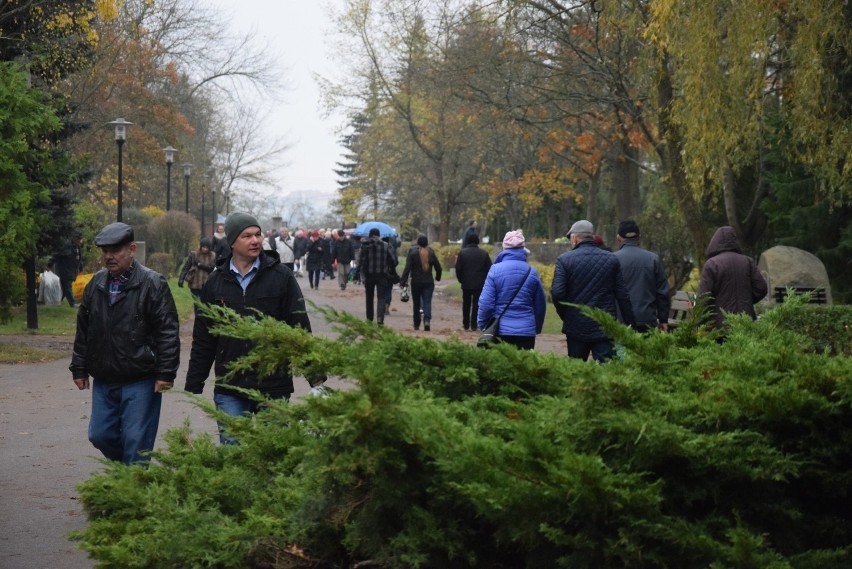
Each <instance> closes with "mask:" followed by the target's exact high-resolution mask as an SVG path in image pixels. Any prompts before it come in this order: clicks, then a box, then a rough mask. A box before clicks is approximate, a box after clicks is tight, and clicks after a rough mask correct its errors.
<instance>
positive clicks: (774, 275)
mask: <svg viewBox="0 0 852 569" xmlns="http://www.w3.org/2000/svg"><path fill="white" fill-rule="evenodd" d="M757 266H758V268H759V269H760V271H761V272H762V273H763V276H764V277H765V278H766V282H767V283H768V284H769V295H768V299H769V302H770V303H774V302H775V296H774V295H775V288H776V287H794V288H795V287H802V288H819V289H823V290H825V298H826V302H827V303H828V304H831V284H830V283H829V282H828V273H827V272H826V270H825V265H823V264H822V261H820V260H819V259H818V258H817V257H816V255H814V254H812V253H808V252H807V251H804V250H802V249H797V248H796V247H787V246H785V245H777V246H775V247H772V248H771V249H767V250H766V251H764V252H763V253H762V254H761V255H760V259H758V261H757Z"/></svg>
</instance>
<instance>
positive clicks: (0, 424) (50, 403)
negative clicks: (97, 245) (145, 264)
mask: <svg viewBox="0 0 852 569" xmlns="http://www.w3.org/2000/svg"><path fill="white" fill-rule="evenodd" d="M300 282H301V283H303V284H304V283H305V281H304V280H302V281H300ZM445 284H446V283H439V291H438V293H436V297H435V298H434V300H433V319H432V331H431V332H423V331H420V332H414V331H413V330H412V318H411V303H401V302H399V296H398V294H397V293H396V292H395V295H396V296H395V298H394V301H393V303H392V309H391V313H390V315H388V316H387V317H386V318H385V325H386V326H388V327H390V328H392V329H394V330H397V331H399V332H401V333H405V334H412V335H418V336H422V337H425V336H427V335H430V336H432V337H449V336H451V335H457V336H459V337H460V338H462V339H464V340H465V341H469V342H474V341H475V340H476V334H475V333H471V332H464V331H463V330H462V329H461V308H460V303H459V302H457V301H454V300H449V299H445V298H442V297H441V296H440V287H441V286H443V285H445ZM184 290H185V289H184ZM305 295H306V298H308V299H310V300H312V301H314V302H315V303H316V304H317V305H319V306H332V307H334V308H336V309H339V310H346V311H348V312H351V313H353V314H355V315H357V316H363V315H364V293H363V289H362V288H361V287H359V286H350V288H349V289H347V290H346V291H341V290H340V289H339V288H338V286H337V283H336V282H332V281H327V280H326V281H322V282H321V283H320V288H319V289H318V290H310V289H308V290H306V291H305ZM311 323H312V325H313V328H314V332H315V333H317V334H322V335H324V336H331V335H332V334H333V333H332V331H331V329H330V326H329V325H328V324H327V323H325V322H324V321H323V320H322V318H321V317H320V316H319V315H318V314H316V313H313V314H312V315H311ZM182 336H183V342H182V344H183V351H182V357H181V362H182V365H181V369H180V371H179V372H178V381H177V387H183V380H184V378H185V375H186V364H187V362H188V360H189V347H190V338H189V327H188V326H184V333H183V334H182ZM536 343H537V349H539V350H542V351H554V352H557V353H560V352H563V351H564V349H565V348H564V339H563V338H562V336H558V335H543V336H539V338H538V339H537V342H536ZM0 350H2V344H0ZM68 363H69V358H63V359H60V360H57V361H55V362H49V363H40V364H29V365H0V516H2V518H0V569H91V568H93V567H94V565H95V564H94V561H92V560H91V559H89V558H88V556H87V554H86V553H85V552H83V551H81V550H79V549H77V548H76V544H74V543H73V542H70V541H68V540H67V537H66V536H67V535H68V533H69V532H70V531H73V530H78V529H83V528H84V527H85V525H86V519H85V516H84V514H83V512H82V508H81V507H80V503H79V499H78V495H77V492H76V489H75V487H76V485H77V483H78V482H80V481H83V480H85V479H87V478H88V477H89V476H91V475H92V473H94V472H96V471H98V470H99V469H101V467H102V465H101V463H100V462H99V461H98V455H99V453H97V451H95V449H94V448H93V447H92V446H91V444H90V443H89V441H88V439H87V437H86V429H87V425H88V418H89V407H90V405H91V392H90V391H84V392H81V391H79V390H77V388H76V387H75V386H74V384H73V382H72V381H71V376H70V373H69V371H68ZM330 382H332V384H334V383H337V382H335V381H334V380H330ZM307 390H308V385H307V382H305V381H303V380H301V379H299V378H297V379H296V393H295V396H296V397H301V396H303V395H304V394H305V393H306V392H307ZM205 395H206V396H208V397H211V398H212V388H210V387H209V386H208V388H207V389H206V390H205ZM186 419H189V422H190V425H191V427H192V429H193V430H194V431H195V432H198V433H204V432H208V433H211V434H215V432H216V426H215V423H214V422H213V421H212V420H211V419H210V418H208V417H207V416H206V415H204V414H203V413H202V412H201V411H199V410H198V409H196V408H195V407H194V406H192V405H191V404H190V403H188V401H187V399H186V396H185V394H184V393H182V392H181V391H180V390H179V389H176V390H174V391H172V392H169V393H168V394H167V395H166V398H165V400H164V402H163V410H162V418H161V422H160V435H161V436H160V438H159V439H158V442H157V446H158V447H159V446H160V445H161V444H162V434H163V433H164V432H165V431H166V430H168V429H169V428H172V427H177V426H180V425H182V424H183V422H184V420H186Z"/></svg>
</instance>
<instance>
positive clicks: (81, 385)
mask: <svg viewBox="0 0 852 569" xmlns="http://www.w3.org/2000/svg"><path fill="white" fill-rule="evenodd" d="M74 384H75V385H76V386H77V389H79V390H80V391H82V390H84V389H89V378H88V377H75V378H74Z"/></svg>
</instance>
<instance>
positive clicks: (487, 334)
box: [476, 267, 532, 348]
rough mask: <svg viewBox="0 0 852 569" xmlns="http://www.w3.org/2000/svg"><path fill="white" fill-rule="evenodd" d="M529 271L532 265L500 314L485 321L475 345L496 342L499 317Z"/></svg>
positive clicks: (521, 286)
mask: <svg viewBox="0 0 852 569" xmlns="http://www.w3.org/2000/svg"><path fill="white" fill-rule="evenodd" d="M530 271H532V267H530V268H528V269H527V274H526V275H524V280H522V281H521V284H520V286H519V287H518V289H517V290H516V291H515V294H513V295H512V298H511V299H510V300H509V302H508V303H507V304H506V306H505V307H504V308H503V311H502V312H500V316H492V317H491V318H489V319H488V321H487V322H486V323H485V328H483V329H482V333H481V334H479V338H478V339H477V340H476V347H478V348H489V347H491V346H492V345H494V344H496V343H497V333H498V332H499V331H500V319H501V318H503V315H504V314H505V313H506V311H507V310H508V309H509V306H511V305H512V303H513V302H514V301H515V297H517V296H518V293H519V292H521V289H522V288H524V283H525V282H527V278H528V277H529V276H530Z"/></svg>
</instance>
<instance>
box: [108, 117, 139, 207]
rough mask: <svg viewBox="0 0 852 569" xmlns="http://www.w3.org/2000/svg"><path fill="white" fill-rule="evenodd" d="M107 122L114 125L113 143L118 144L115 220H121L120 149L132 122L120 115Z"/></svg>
mask: <svg viewBox="0 0 852 569" xmlns="http://www.w3.org/2000/svg"><path fill="white" fill-rule="evenodd" d="M107 124H108V125H111V126H114V127H115V144H116V146H118V194H117V196H116V197H117V198H118V199H117V201H118V207H117V212H116V218H117V219H116V220H117V221H122V211H121V206H122V201H121V200H122V195H121V192H122V189H123V188H122V185H121V183H122V178H121V149H122V147H123V146H124V140H125V139H126V138H127V125H131V124H133V123H132V122H128V121H126V120H124V118H123V117H120V118H117V119H115V120H114V121H110V122H108V123H107Z"/></svg>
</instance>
